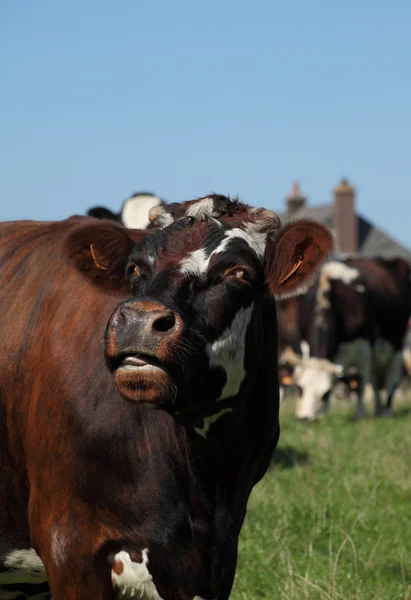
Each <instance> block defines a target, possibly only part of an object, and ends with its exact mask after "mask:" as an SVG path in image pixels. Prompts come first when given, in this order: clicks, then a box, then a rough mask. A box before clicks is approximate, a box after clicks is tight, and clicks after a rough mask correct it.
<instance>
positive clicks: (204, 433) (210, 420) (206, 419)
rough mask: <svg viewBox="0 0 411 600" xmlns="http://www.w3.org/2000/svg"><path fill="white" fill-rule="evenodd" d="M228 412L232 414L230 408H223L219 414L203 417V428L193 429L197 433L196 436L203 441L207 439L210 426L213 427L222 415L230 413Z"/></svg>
mask: <svg viewBox="0 0 411 600" xmlns="http://www.w3.org/2000/svg"><path fill="white" fill-rule="evenodd" d="M230 412H233V409H232V408H231V407H229V408H223V410H220V412H218V413H216V414H215V415H210V416H209V417H204V419H203V426H202V427H201V428H200V427H194V429H195V431H196V433H198V435H201V436H202V437H203V438H204V439H207V435H208V432H209V430H210V427H211V425H213V424H214V423H215V422H216V421H218V420H219V418H220V417H222V416H223V415H226V414H227V413H230Z"/></svg>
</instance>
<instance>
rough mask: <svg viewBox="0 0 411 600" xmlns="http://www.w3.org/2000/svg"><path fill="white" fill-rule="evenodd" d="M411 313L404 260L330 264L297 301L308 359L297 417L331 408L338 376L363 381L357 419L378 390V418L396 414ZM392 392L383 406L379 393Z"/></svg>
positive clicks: (298, 375)
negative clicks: (369, 392) (368, 394)
mask: <svg viewBox="0 0 411 600" xmlns="http://www.w3.org/2000/svg"><path fill="white" fill-rule="evenodd" d="M410 309H411V281H410V266H409V264H408V263H407V262H406V261H405V260H403V259H393V260H385V259H381V258H376V259H360V258H351V259H346V260H344V261H331V262H329V263H327V264H326V265H325V266H324V267H323V268H322V271H321V274H320V277H319V280H318V281H317V282H316V284H315V285H314V286H313V287H312V288H311V289H310V290H309V291H308V292H307V294H306V295H305V296H301V297H300V299H299V326H300V335H301V339H303V340H305V341H306V342H307V343H308V345H309V348H310V357H309V358H308V359H298V358H297V359H296V361H295V362H296V363H298V364H297V365H296V368H295V371H294V381H295V383H296V384H297V385H298V386H299V387H300V388H301V390H302V394H301V398H300V400H299V401H298V403H297V417H299V418H304V419H309V420H313V419H315V418H316V417H317V416H318V415H319V414H320V413H321V411H322V410H323V408H324V407H325V406H326V405H327V402H324V400H326V401H327V400H328V396H329V394H330V392H331V390H332V387H333V384H334V383H335V382H336V380H337V377H340V378H344V377H347V376H348V377H351V375H350V373H351V369H355V370H356V372H357V374H358V379H357V386H358V387H357V394H358V404H357V410H356V414H357V416H358V417H361V416H363V415H364V414H365V410H364V402H363V396H364V388H365V386H366V385H367V384H371V385H372V387H373V388H374V398H375V413H376V415H381V414H384V415H389V414H391V401H392V397H393V393H394V391H395V389H396V387H397V386H398V384H399V383H400V381H401V379H402V377H403V374H404V364H403V344H404V337H405V335H406V331H407V323H408V319H409V316H410ZM382 389H385V390H386V391H387V404H386V406H385V408H383V407H382V405H381V401H380V391H381V390H382Z"/></svg>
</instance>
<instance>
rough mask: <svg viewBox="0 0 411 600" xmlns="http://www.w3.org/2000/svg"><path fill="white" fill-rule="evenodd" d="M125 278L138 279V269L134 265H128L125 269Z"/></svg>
mask: <svg viewBox="0 0 411 600" xmlns="http://www.w3.org/2000/svg"><path fill="white" fill-rule="evenodd" d="M126 273H127V277H130V278H131V277H132V278H133V279H138V278H139V277H140V269H139V267H138V266H137V265H136V264H135V263H130V264H129V265H128V267H127V269H126Z"/></svg>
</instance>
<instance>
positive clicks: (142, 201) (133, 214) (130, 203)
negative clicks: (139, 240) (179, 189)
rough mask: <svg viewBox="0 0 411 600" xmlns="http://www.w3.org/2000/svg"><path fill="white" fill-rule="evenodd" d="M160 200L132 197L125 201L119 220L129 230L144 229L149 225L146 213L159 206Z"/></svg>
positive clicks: (140, 196)
mask: <svg viewBox="0 0 411 600" xmlns="http://www.w3.org/2000/svg"><path fill="white" fill-rule="evenodd" d="M160 204H161V198H159V197H158V196H150V195H148V194H141V195H138V196H133V197H132V198H129V199H128V200H126V201H125V203H124V206H123V210H122V212H121V219H122V221H123V224H124V226H125V227H127V228H129V229H146V228H147V227H148V226H149V225H150V221H149V220H148V211H149V210H150V208H154V207H155V206H159V205H160Z"/></svg>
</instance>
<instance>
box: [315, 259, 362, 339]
mask: <svg viewBox="0 0 411 600" xmlns="http://www.w3.org/2000/svg"><path fill="white" fill-rule="evenodd" d="M359 277H360V272H359V271H358V269H354V268H353V267H349V266H347V265H346V264H344V263H343V262H338V261H336V260H332V261H330V262H329V263H327V264H326V265H324V267H323V268H322V269H321V273H320V278H319V282H318V289H317V295H316V305H315V323H316V325H317V326H319V327H322V328H325V327H326V320H325V311H326V310H327V309H328V308H330V306H331V304H330V298H329V293H330V290H331V281H332V280H334V281H337V280H338V281H342V282H343V283H345V285H351V284H352V282H353V281H355V280H356V279H358V278H359ZM358 288H360V289H358ZM361 288H362V289H361ZM356 289H357V291H359V292H365V287H364V286H362V285H361V284H358V285H357V286H356Z"/></svg>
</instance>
